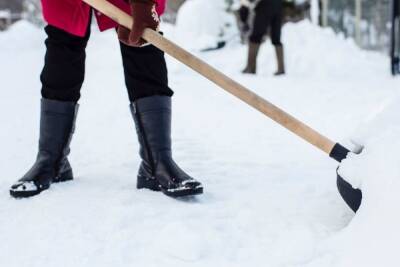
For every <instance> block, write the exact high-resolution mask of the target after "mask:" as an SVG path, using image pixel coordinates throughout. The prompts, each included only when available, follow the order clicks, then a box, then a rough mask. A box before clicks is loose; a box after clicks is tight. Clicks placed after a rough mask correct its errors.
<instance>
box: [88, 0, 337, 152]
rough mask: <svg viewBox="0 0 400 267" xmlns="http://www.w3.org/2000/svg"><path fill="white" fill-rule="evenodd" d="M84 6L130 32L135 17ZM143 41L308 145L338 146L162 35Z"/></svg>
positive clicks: (93, 2) (97, 2)
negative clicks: (93, 9)
mask: <svg viewBox="0 0 400 267" xmlns="http://www.w3.org/2000/svg"><path fill="white" fill-rule="evenodd" d="M83 2H86V3H87V4H88V5H90V6H92V7H93V8H95V9H96V10H98V11H100V12H101V13H103V14H105V15H106V16H108V17H110V18H111V19H113V20H114V21H116V22H117V23H118V24H120V25H122V26H124V27H126V28H128V29H131V28H132V25H133V22H132V17H131V16H129V15H128V14H126V13H125V12H123V11H122V10H120V9H119V8H117V7H116V6H114V5H112V4H111V3H109V2H107V1H106V0H83ZM143 38H144V39H145V40H146V41H147V42H149V43H151V44H153V45H154V46H156V47H158V48H159V49H160V50H162V51H164V52H165V53H167V54H168V55H170V56H172V57H174V58H175V59H177V60H178V61H180V62H182V63H183V64H185V65H186V66H188V67H190V68H192V69H193V70H195V71H196V72H198V73H200V74H201V75H203V76H204V77H206V78H207V79H209V80H210V81H212V82H214V83H215V84H217V85H218V86H220V87H221V88H222V89H224V90H226V91H228V92H229V93H231V94H232V95H234V96H236V97H237V98H239V99H241V100H242V101H244V102H246V103H247V104H248V105H250V106H252V107H253V108H255V109H257V110H258V111H260V112H262V113H263V114H265V115H266V116H268V117H269V118H271V119H272V120H274V121H275V122H277V123H279V124H280V125H282V126H283V127H285V128H286V129H288V130H289V131H291V132H292V133H294V134H296V135H298V136H299V137H301V138H303V139H304V140H305V141H307V142H308V143H310V144H312V145H314V146H316V147H317V148H319V149H320V150H322V151H324V152H325V153H327V154H328V155H329V154H330V153H331V152H332V150H333V148H334V146H335V142H333V141H331V140H329V139H328V138H327V137H325V136H323V135H322V134H320V133H318V132H317V131H315V130H313V129H312V128H310V127H309V126H307V125H306V124H304V123H302V122H301V121H299V120H297V119H296V118H294V117H293V116H291V115H290V114H288V113H286V112H285V111H283V110H281V109H280V108H278V107H277V106H275V105H273V104H272V103H270V102H268V101H267V100H265V99H263V98H261V97H260V96H258V95H257V94H255V93H253V92H252V91H250V90H249V89H247V88H246V87H244V86H243V85H241V84H239V83H237V82H235V81H234V80H232V79H231V78H229V77H228V76H226V75H224V74H223V73H221V72H220V71H218V70H217V69H215V68H213V67H212V66H210V65H209V64H207V63H205V62H204V61H202V60H201V59H199V58H197V57H196V56H194V55H192V54H191V53H189V52H187V51H186V50H184V49H183V48H181V47H179V46H178V45H176V44H174V43H173V42H171V41H170V40H168V39H167V38H165V37H163V36H162V35H161V34H159V33H157V32H155V31H153V30H151V29H146V30H145V32H144V34H143Z"/></svg>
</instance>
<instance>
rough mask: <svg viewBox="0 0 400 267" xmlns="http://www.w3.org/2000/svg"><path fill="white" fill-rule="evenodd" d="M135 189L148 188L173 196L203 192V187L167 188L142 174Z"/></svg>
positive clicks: (193, 194)
mask: <svg viewBox="0 0 400 267" xmlns="http://www.w3.org/2000/svg"><path fill="white" fill-rule="evenodd" d="M136 187H137V189H150V190H152V191H156V192H160V191H161V192H163V193H164V194H165V195H167V196H169V197H173V198H177V197H186V196H195V195H201V194H203V191H204V189H203V187H202V186H199V187H197V188H182V189H168V188H164V187H162V186H161V185H160V184H159V183H158V181H157V180H156V179H147V178H146V177H143V176H138V180H137V186H136Z"/></svg>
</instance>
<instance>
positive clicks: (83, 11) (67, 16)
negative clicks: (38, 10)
mask: <svg viewBox="0 0 400 267" xmlns="http://www.w3.org/2000/svg"><path fill="white" fill-rule="evenodd" d="M41 1H42V7H43V16H44V19H45V20H46V21H47V23H48V24H50V25H52V26H55V27H57V28H60V29H62V30H64V31H66V32H69V33H71V34H73V35H77V36H84V35H85V33H86V29H87V27H88V23H89V18H90V10H91V8H90V7H89V6H88V5H87V4H86V3H84V2H82V0H41ZM108 1H109V2H111V3H113V4H114V5H116V6H118V7H119V8H121V9H122V10H124V11H125V12H126V13H128V14H130V6H129V5H128V4H127V3H126V2H125V1H124V0H108ZM157 2H158V5H157V12H158V14H159V15H162V13H163V12H164V10H165V2H166V0H157ZM95 16H96V19H97V23H98V25H99V28H100V30H101V31H104V30H107V29H110V28H115V27H117V23H115V22H114V21H112V20H111V19H110V18H108V17H106V16H105V15H103V14H101V13H100V12H97V11H95Z"/></svg>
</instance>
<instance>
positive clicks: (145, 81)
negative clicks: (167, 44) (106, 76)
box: [120, 43, 174, 102]
mask: <svg viewBox="0 0 400 267" xmlns="http://www.w3.org/2000/svg"><path fill="white" fill-rule="evenodd" d="M120 46H121V54H122V63H123V65H124V74H125V84H126V87H127V89H128V95H129V100H130V101H131V102H134V101H135V100H138V99H140V98H144V97H149V96H156V95H159V96H172V95H173V94H174V92H173V91H172V90H171V89H170V88H169V87H168V70H167V65H166V63H165V58H164V53H163V52H162V51H161V50H159V49H158V48H156V47H154V46H152V45H148V46H145V47H130V46H127V45H125V44H122V43H121V44H120Z"/></svg>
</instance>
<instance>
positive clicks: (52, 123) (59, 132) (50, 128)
mask: <svg viewBox="0 0 400 267" xmlns="http://www.w3.org/2000/svg"><path fill="white" fill-rule="evenodd" d="M78 108H79V105H78V104H76V103H74V102H63V101H57V100H50V99H44V98H43V99H42V101H41V114H40V138H39V155H40V154H41V153H46V154H50V155H51V157H52V158H53V159H54V160H58V161H60V162H61V161H63V160H64V159H65V158H66V157H67V156H68V154H69V152H70V149H69V145H70V142H71V139H72V135H73V133H74V131H75V121H76V116H77V113H78Z"/></svg>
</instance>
